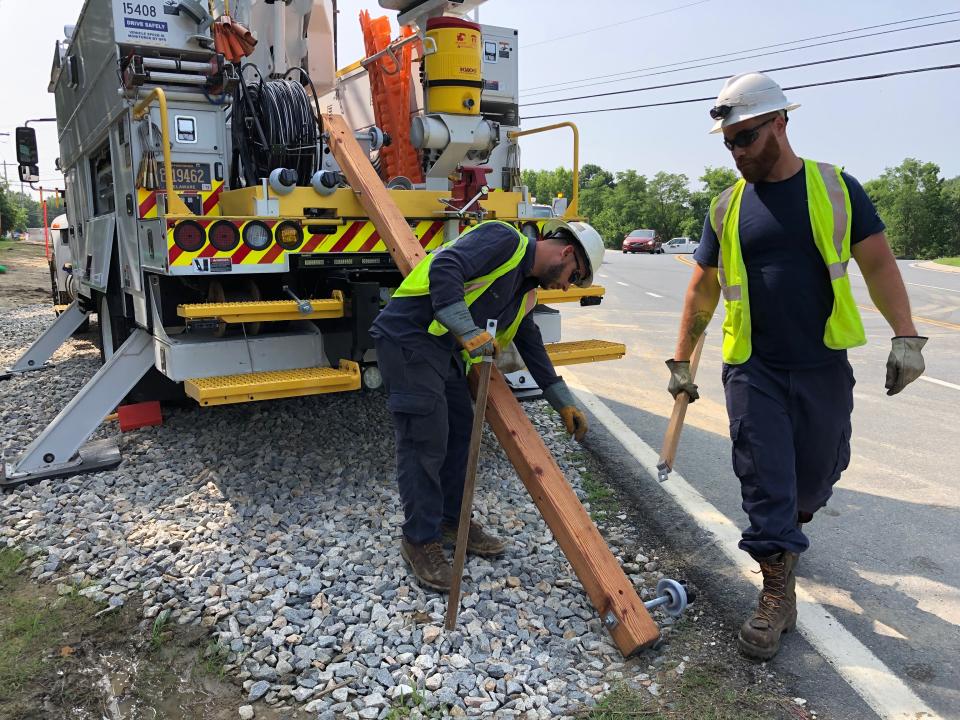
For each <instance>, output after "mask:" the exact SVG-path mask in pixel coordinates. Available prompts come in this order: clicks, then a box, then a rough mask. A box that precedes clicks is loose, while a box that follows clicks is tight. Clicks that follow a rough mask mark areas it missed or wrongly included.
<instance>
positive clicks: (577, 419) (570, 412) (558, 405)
mask: <svg viewBox="0 0 960 720" xmlns="http://www.w3.org/2000/svg"><path fill="white" fill-rule="evenodd" d="M543 397H544V399H545V400H546V401H547V402H548V403H550V406H551V407H552V408H553V409H554V410H556V411H557V412H558V413H560V419H561V420H563V426H564V427H565V428H566V429H567V432H568V433H570V434H571V435H573V437H574V439H575V440H576V441H577V442H580V441H581V440H583V436H584V435H586V434H587V430H588V429H589V428H590V426H589V424H588V423H587V416H586V415H585V414H584V412H583V410H581V409H580V408H579V407H577V401H576V400H574V399H573V393H571V392H570V388H568V387H567V384H566V383H565V382H564V381H563V380H560V381H559V382H555V383H554V384H553V385H551V386H550V387H548V388H547V389H546V390H544V391H543Z"/></svg>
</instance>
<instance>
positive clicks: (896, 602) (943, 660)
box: [563, 251, 960, 718]
mask: <svg viewBox="0 0 960 720" xmlns="http://www.w3.org/2000/svg"><path fill="white" fill-rule="evenodd" d="M689 263H690V258H689V256H671V255H656V256H650V255H622V254H621V253H619V252H613V251H608V253H607V258H606V262H605V264H604V267H603V268H602V272H601V273H599V277H598V279H597V282H598V283H600V284H602V285H604V287H606V290H607V292H606V297H605V299H604V301H603V303H602V305H600V306H599V307H593V308H579V307H569V308H568V307H566V306H564V308H563V327H564V339H567V340H573V339H588V338H598V339H607V340H618V341H620V342H624V343H625V344H626V345H627V357H625V358H624V359H622V360H619V361H615V362H606V363H596V364H592V365H579V366H576V368H572V370H573V371H574V372H575V373H576V376H577V378H578V379H580V380H581V381H582V382H583V383H584V384H585V385H586V386H587V387H588V388H589V390H590V391H592V392H593V393H594V394H595V395H597V396H598V397H599V398H600V399H601V400H602V401H603V402H604V404H606V405H607V406H608V407H609V408H610V409H611V410H613V411H614V413H615V414H616V415H617V416H618V417H619V418H620V419H621V420H623V421H624V422H625V423H626V424H627V426H628V427H629V428H630V429H631V430H633V431H634V432H635V433H636V434H637V435H639V436H640V437H641V438H642V439H643V440H644V441H645V442H646V443H648V444H649V445H651V446H652V447H653V448H655V449H659V448H660V445H661V442H662V439H663V432H664V430H665V428H666V422H667V418H668V417H669V414H670V411H671V409H672V399H671V398H670V397H669V395H668V394H667V393H666V389H665V388H666V383H667V379H668V373H667V370H666V368H665V366H664V364H663V361H664V359H666V358H668V357H671V356H672V354H673V349H674V345H675V341H676V334H677V325H678V322H679V316H680V310H681V307H682V303H683V296H684V291H685V289H686V285H687V282H688V280H689V276H690V272H691V268H690V265H689ZM900 268H901V272H902V273H903V276H904V280H905V281H906V282H907V289H908V291H909V294H910V298H911V303H912V307H913V314H914V316H915V317H916V319H917V327H918V330H919V332H920V333H921V334H922V335H926V336H928V337H929V338H930V341H929V343H928V345H927V348H926V350H925V352H924V355H925V357H926V364H927V372H926V375H925V376H924V378H922V379H921V380H918V381H917V382H915V383H914V384H912V385H911V386H909V387H908V388H907V389H906V390H904V391H903V392H902V393H901V394H900V395H897V396H895V397H887V396H886V394H885V391H884V389H883V383H884V376H885V365H886V358H887V353H888V351H889V346H890V342H889V338H890V336H891V334H892V333H891V332H890V330H889V328H888V326H887V325H886V323H885V321H884V320H883V317H882V316H881V315H880V314H879V313H878V312H877V311H876V309H875V308H874V306H873V303H872V302H871V301H870V297H869V294H868V292H867V290H866V284H865V283H864V280H863V278H862V276H860V274H859V272H857V270H856V267H855V265H851V276H852V284H853V287H854V294H855V296H856V299H857V301H858V304H859V305H860V306H861V308H862V310H861V313H862V316H863V320H864V325H865V327H866V330H867V336H868V344H867V345H866V346H864V347H862V348H857V349H855V350H853V351H851V352H850V361H851V363H852V365H853V367H854V371H855V373H856V377H857V386H856V389H855V391H854V402H855V410H854V415H853V440H852V460H851V463H850V467H849V469H848V470H847V471H846V472H845V473H844V475H843V477H842V478H841V480H840V482H839V484H838V485H837V487H836V491H835V494H834V497H833V499H832V500H831V501H830V503H829V505H828V506H827V507H826V508H824V509H823V510H822V511H821V512H819V513H818V514H817V517H816V518H815V520H814V522H813V523H811V524H810V525H808V526H807V528H808V529H807V532H808V534H809V536H810V538H811V548H810V550H809V551H808V552H807V553H805V554H804V556H803V558H802V561H801V563H800V567H799V575H800V577H801V578H802V580H801V582H802V583H803V585H804V586H805V587H806V588H807V590H808V591H810V592H811V593H812V594H813V596H814V597H815V598H816V600H817V601H818V602H819V603H821V604H822V605H823V606H824V607H826V608H827V609H828V610H829V611H830V612H831V613H833V614H834V615H835V616H836V617H837V619H838V620H840V622H841V623H842V624H843V626H844V627H845V628H846V629H847V630H848V631H849V632H850V633H852V634H853V635H854V636H855V637H856V638H857V639H859V640H860V642H862V643H863V644H864V645H865V646H866V647H867V648H869V650H870V651H871V652H873V653H874V655H876V656H877V657H878V658H879V659H880V660H881V661H882V662H883V663H884V664H886V666H887V667H888V668H889V669H890V670H891V671H892V672H893V673H894V674H896V675H897V676H899V677H900V678H901V679H902V680H903V681H904V682H905V683H906V684H907V685H908V686H909V687H910V688H911V689H912V690H913V691H914V692H915V693H916V694H917V695H918V696H919V697H920V698H921V699H922V700H923V701H924V702H926V703H927V705H928V706H929V707H930V708H931V709H933V710H934V711H935V712H937V713H939V714H941V716H942V717H945V718H958V717H960V552H958V549H960V472H958V469H957V466H958V464H960V463H958V460H960V273H952V272H949V271H934V270H929V269H925V268H922V267H919V266H918V265H917V264H916V263H913V262H909V261H901V262H900ZM722 314H723V311H722V308H718V312H717V315H716V316H715V317H714V320H713V322H712V323H711V325H710V327H709V328H708V331H707V332H708V337H707V341H706V345H705V349H704V353H703V358H702V360H701V365H700V372H699V374H698V378H697V382H698V384H699V386H700V395H701V399H700V400H699V401H698V402H696V403H695V404H694V405H692V406H691V408H690V410H689V412H688V413H687V424H686V426H685V430H684V435H683V438H682V440H681V445H680V452H679V455H678V458H677V462H676V469H677V470H678V471H679V472H680V473H681V474H682V475H683V477H685V478H686V479H687V481H688V482H690V483H691V484H692V485H693V486H694V487H696V488H697V489H698V490H699V491H700V492H701V493H702V494H703V496H704V497H705V498H706V499H707V500H709V502H711V503H712V504H713V505H714V506H715V507H716V508H718V509H719V510H720V511H721V512H722V513H723V514H724V515H726V516H727V517H728V518H730V519H731V520H733V522H734V523H736V524H737V525H738V526H740V527H742V526H743V524H744V513H743V511H742V510H741V507H740V496H739V485H738V482H737V479H736V477H735V476H734V475H733V472H732V469H731V466H730V441H729V432H728V420H727V415H726V410H725V405H724V397H723V390H722V386H721V383H720V369H721V358H720V319H721V318H722ZM607 447H608V450H607V451H608V452H616V448H615V447H614V445H612V444H610V443H608V444H607ZM674 539H677V540H679V538H674ZM665 541H666V542H668V543H669V542H670V538H665ZM716 562H721V561H716ZM731 592H734V591H733V590H732V591H731ZM737 592H738V593H739V595H738V598H737V601H738V602H739V601H740V596H742V594H743V590H742V588H741V589H740V590H739V591H737ZM745 610H746V607H743V608H742V611H741V614H742V612H744V611H745ZM801 643H802V641H800V640H792V639H791V641H790V642H788V643H786V644H785V646H784V652H782V653H781V656H780V657H778V658H777V659H775V660H774V661H773V663H774V664H775V665H779V666H780V667H781V668H784V669H790V670H793V671H797V670H798V668H801V667H802V666H805V665H806V666H809V667H811V668H814V669H815V668H816V666H817V663H816V662H811V661H810V659H809V652H808V651H809V648H806V649H804V648H803V647H801ZM791 652H792V653H794V656H793V657H791ZM826 670H827V671H829V668H827V669H826ZM808 679H809V678H808ZM809 684H810V688H809V689H810V692H811V694H814V693H816V691H817V687H816V683H809ZM824 687H826V685H824ZM835 700H836V701H838V702H839V700H840V699H839V698H836V697H835ZM848 703H849V707H848V709H847V711H845V712H840V713H839V716H848V717H865V715H862V713H863V710H864V708H863V707H862V706H859V707H858V706H857V704H856V700H855V699H853V700H849V701H848ZM821 707H823V706H822V705H821Z"/></svg>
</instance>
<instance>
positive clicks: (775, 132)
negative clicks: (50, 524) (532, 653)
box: [667, 73, 927, 660]
mask: <svg viewBox="0 0 960 720" xmlns="http://www.w3.org/2000/svg"><path fill="white" fill-rule="evenodd" d="M798 107H799V105H796V104H794V103H791V102H789V101H788V100H787V98H786V97H785V96H784V94H783V91H782V90H781V89H780V86H779V85H777V84H776V83H775V82H774V81H773V80H772V79H771V78H769V77H767V76H766V75H763V74H762V73H746V74H743V75H736V76H734V77H732V78H730V79H729V80H727V82H726V84H725V85H724V87H723V89H722V90H721V91H720V95H719V96H718V97H717V101H716V104H715V106H714V107H713V109H712V110H711V111H710V117H711V118H713V120H714V121H715V122H714V125H713V129H712V130H711V132H712V133H722V134H723V143H724V145H725V146H726V148H727V150H729V151H730V152H731V154H732V155H733V160H734V162H735V163H736V165H737V169H738V170H739V171H740V174H741V175H742V178H741V179H740V180H738V181H737V182H736V183H735V184H733V185H732V186H730V187H729V188H727V189H726V190H724V191H723V192H722V193H720V194H719V195H718V196H717V197H715V198H714V199H713V202H712V203H711V205H710V211H709V213H708V214H707V218H706V221H705V222H704V226H703V236H702V239H701V242H700V246H699V248H698V249H697V250H696V252H695V253H694V259H695V260H696V262H697V265H696V267H695V268H694V270H693V276H692V277H691V279H690V284H689V287H688V288H687V294H686V300H685V304H684V309H683V315H682V318H681V322H680V333H679V339H678V341H677V347H676V352H675V354H674V357H673V358H672V359H670V360H668V361H667V365H668V366H669V368H670V371H671V377H670V383H669V386H668V390H669V392H670V394H671V395H673V396H674V397H676V396H677V395H678V394H679V393H681V392H686V393H687V394H688V395H689V396H690V398H691V400H695V399H696V398H697V397H698V395H697V386H696V385H695V384H693V382H692V381H691V377H690V363H689V359H690V355H691V353H692V351H693V348H694V345H695V344H696V342H697V340H698V338H699V337H700V335H701V334H702V333H703V331H704V329H705V328H706V326H707V324H708V323H709V322H710V319H711V318H712V316H713V313H714V310H715V309H716V307H717V303H718V301H719V299H720V296H721V295H722V296H723V304H724V310H725V317H724V321H723V374H722V380H723V388H724V393H725V395H726V404H727V413H728V415H729V419H730V439H731V440H732V441H733V469H734V472H735V473H736V475H737V477H738V478H739V480H740V489H741V495H742V499H743V509H744V511H745V512H746V514H747V518H748V520H749V525H748V527H747V528H746V529H745V530H744V531H743V534H742V539H741V540H740V548H741V549H742V550H744V551H746V552H747V553H749V554H750V555H751V557H753V559H754V560H756V562H757V563H758V564H759V566H760V571H761V572H762V573H763V589H762V591H761V593H760V598H759V601H758V603H757V607H756V609H755V610H754V611H753V614H752V615H751V616H750V617H749V618H748V619H747V620H746V622H744V624H743V625H742V627H741V628H740V632H739V635H738V646H739V648H740V650H741V652H743V653H744V654H745V655H747V656H749V657H753V658H757V659H762V660H766V659H769V658H772V657H773V656H774V655H776V653H777V652H778V651H779V649H780V638H781V635H782V633H784V632H788V631H790V630H793V628H794V627H795V625H796V622H797V605H796V593H795V569H796V565H797V561H798V559H799V557H800V553H802V552H804V551H805V550H806V549H807V547H808V545H809V541H808V539H807V536H806V535H805V534H804V533H803V530H802V525H803V524H804V523H807V522H810V520H811V519H812V518H813V516H814V513H816V512H817V510H819V509H820V508H822V507H823V506H824V505H826V503H827V501H828V500H829V499H830V496H831V494H832V493H833V486H834V484H835V483H836V482H837V480H839V479H840V473H841V472H843V471H844V470H845V469H846V467H847V464H848V463H849V461H850V433H851V424H850V416H851V413H852V411H853V386H854V377H853V370H852V369H851V367H850V363H849V362H848V361H847V349H848V348H852V347H857V346H858V345H864V344H865V343H866V336H865V333H864V329H863V324H862V323H861V320H860V315H859V312H858V310H857V304H856V301H855V300H854V297H853V293H852V291H851V287H850V279H849V274H848V269H847V266H848V264H849V261H850V258H851V257H852V258H853V259H854V260H856V261H857V266H858V268H859V269H860V272H861V274H862V275H863V278H864V280H865V281H866V284H867V288H868V290H869V292H870V297H871V298H872V299H873V302H874V304H875V305H876V306H877V308H878V309H879V310H880V312H881V313H882V314H883V317H884V318H885V319H886V321H887V323H888V324H889V325H890V327H891V329H892V330H893V335H894V337H893V339H892V348H891V351H890V354H889V357H888V360H887V377H886V389H887V394H888V395H895V394H896V393H898V392H900V391H901V390H903V388H904V387H905V386H906V385H907V384H909V383H910V382H912V381H913V380H915V379H917V378H918V377H919V376H920V375H921V374H922V373H923V370H924V362H923V357H922V355H921V349H922V348H923V346H924V344H925V343H926V341H927V338H925V337H919V336H918V335H917V329H916V328H915V327H914V324H913V320H912V319H911V317H910V302H909V300H908V298H907V293H906V290H905V288H904V284H903V279H902V278H901V276H900V270H899V268H898V267H897V263H896V260H895V258H894V256H893V253H892V252H891V251H890V247H889V245H888V243H887V238H886V236H885V235H884V224H883V222H882V221H881V219H880V217H879V216H878V215H877V211H876V209H875V208H874V206H873V204H872V203H871V201H870V199H869V198H868V197H867V195H866V193H865V192H864V190H863V188H862V187H861V186H860V183H858V182H857V181H856V179H854V178H853V177H852V176H850V175H848V174H847V173H845V172H843V171H842V170H841V168H840V167H838V166H835V165H831V164H829V163H822V162H816V161H814V160H808V159H805V158H800V157H798V156H797V155H796V153H794V151H793V148H792V147H791V146H790V142H789V140H788V139H787V121H788V116H787V113H788V112H791V111H793V110H795V109H797V108H798Z"/></svg>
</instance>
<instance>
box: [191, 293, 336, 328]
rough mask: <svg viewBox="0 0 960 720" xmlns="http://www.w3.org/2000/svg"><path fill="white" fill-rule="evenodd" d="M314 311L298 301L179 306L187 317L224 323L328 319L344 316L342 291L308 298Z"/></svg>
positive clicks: (260, 301)
mask: <svg viewBox="0 0 960 720" xmlns="http://www.w3.org/2000/svg"><path fill="white" fill-rule="evenodd" d="M309 303H310V308H311V311H310V312H309V313H303V312H300V310H299V309H298V308H297V303H296V301H295V300H257V301H252V302H222V303H190V304H186V305H178V306H177V315H179V316H180V317H182V318H187V319H188V320H199V319H202V318H203V319H205V318H217V319H219V320H221V321H222V322H225V323H248V322H269V321H271V320H327V319H330V318H341V317H343V294H342V293H341V292H340V291H334V294H333V297H332V298H330V299H329V300H309Z"/></svg>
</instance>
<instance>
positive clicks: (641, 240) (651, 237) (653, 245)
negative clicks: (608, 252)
mask: <svg viewBox="0 0 960 720" xmlns="http://www.w3.org/2000/svg"><path fill="white" fill-rule="evenodd" d="M660 244H661V243H660V236H659V235H657V231H656V230H634V231H633V232H631V233H630V234H629V235H627V236H626V237H625V238H623V253H624V254H627V253H641V252H644V253H650V254H651V255H653V254H654V253H662V252H663V249H662V248H661V247H660Z"/></svg>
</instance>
